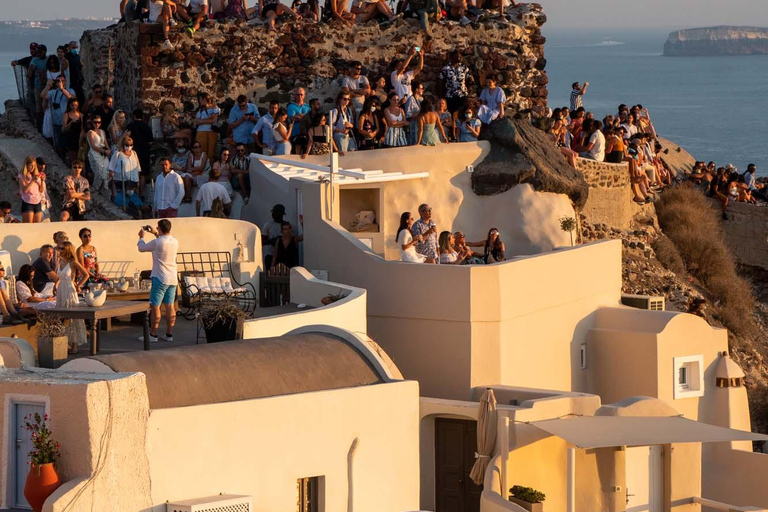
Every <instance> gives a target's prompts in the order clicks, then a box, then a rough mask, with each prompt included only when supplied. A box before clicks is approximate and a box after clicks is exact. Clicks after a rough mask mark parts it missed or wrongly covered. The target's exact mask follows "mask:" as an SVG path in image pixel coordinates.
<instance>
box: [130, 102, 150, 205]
mask: <svg viewBox="0 0 768 512" xmlns="http://www.w3.org/2000/svg"><path fill="white" fill-rule="evenodd" d="M125 131H126V133H130V134H131V139H133V149H134V150H135V151H136V155H138V157H139V164H140V166H141V169H140V170H139V180H138V181H139V195H140V196H142V197H143V194H144V185H145V184H146V183H147V181H149V180H151V177H150V173H151V171H152V165H151V162H150V155H149V151H150V142H152V141H153V140H154V137H153V136H152V128H150V127H149V125H148V124H147V122H146V121H144V111H143V110H141V109H140V108H137V109H136V110H134V111H133V122H132V123H131V124H129V125H128V126H127V127H126V128H125Z"/></svg>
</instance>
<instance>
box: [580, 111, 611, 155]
mask: <svg viewBox="0 0 768 512" xmlns="http://www.w3.org/2000/svg"><path fill="white" fill-rule="evenodd" d="M589 126H590V128H589V130H590V131H588V132H587V136H588V138H586V146H585V147H584V150H583V151H582V152H580V153H579V156H580V157H582V158H589V159H591V160H596V161H598V162H603V161H604V160H605V135H603V132H602V131H600V128H601V126H602V123H601V122H600V121H597V120H593V121H592V122H591V123H590V125H589Z"/></svg>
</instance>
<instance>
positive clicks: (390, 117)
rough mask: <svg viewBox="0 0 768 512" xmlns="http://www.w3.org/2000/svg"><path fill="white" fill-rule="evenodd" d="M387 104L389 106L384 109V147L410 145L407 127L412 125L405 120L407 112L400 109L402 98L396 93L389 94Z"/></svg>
mask: <svg viewBox="0 0 768 512" xmlns="http://www.w3.org/2000/svg"><path fill="white" fill-rule="evenodd" d="M387 102H388V103H389V106H387V108H385V109H384V117H383V121H384V125H385V127H386V128H385V132H384V146H385V147H388V148H398V147H402V146H407V145H408V138H407V136H406V135H405V127H406V126H408V125H409V124H410V123H408V121H406V120H405V112H404V111H403V109H402V108H400V97H399V96H398V94H397V93H396V92H391V93H389V97H388V100H387Z"/></svg>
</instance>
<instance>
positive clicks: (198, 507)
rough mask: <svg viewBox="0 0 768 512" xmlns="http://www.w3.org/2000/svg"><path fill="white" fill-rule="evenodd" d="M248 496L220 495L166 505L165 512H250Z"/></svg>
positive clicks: (251, 507) (250, 505)
mask: <svg viewBox="0 0 768 512" xmlns="http://www.w3.org/2000/svg"><path fill="white" fill-rule="evenodd" d="M252 510H253V504H252V503H251V497H250V496H236V495H234V494H220V495H218V496H209V497H207V498H196V499H193V500H184V501H176V502H173V503H166V505H165V512H251V511H252Z"/></svg>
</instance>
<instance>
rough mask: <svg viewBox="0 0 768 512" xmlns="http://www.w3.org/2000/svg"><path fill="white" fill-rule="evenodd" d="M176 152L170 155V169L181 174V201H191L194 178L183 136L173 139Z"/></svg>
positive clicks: (190, 156) (190, 157) (190, 159)
mask: <svg viewBox="0 0 768 512" xmlns="http://www.w3.org/2000/svg"><path fill="white" fill-rule="evenodd" d="M174 146H175V148H176V152H175V153H174V154H173V155H171V169H173V170H174V172H176V174H178V175H179V176H181V179H182V181H183V182H184V198H183V199H182V200H181V202H182V203H191V202H192V188H193V187H194V186H195V178H194V176H193V175H192V152H191V151H189V150H188V149H187V140H186V139H184V138H183V137H178V138H176V139H174Z"/></svg>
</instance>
